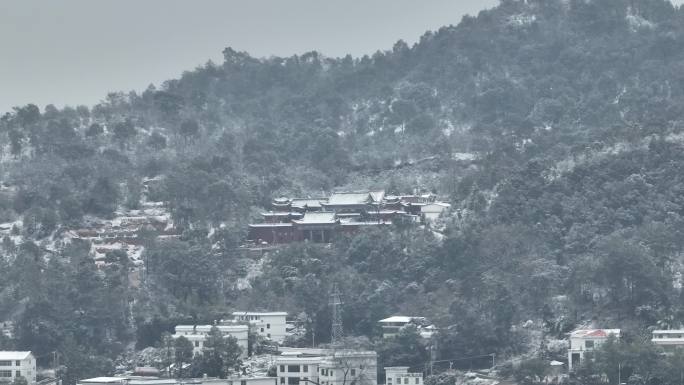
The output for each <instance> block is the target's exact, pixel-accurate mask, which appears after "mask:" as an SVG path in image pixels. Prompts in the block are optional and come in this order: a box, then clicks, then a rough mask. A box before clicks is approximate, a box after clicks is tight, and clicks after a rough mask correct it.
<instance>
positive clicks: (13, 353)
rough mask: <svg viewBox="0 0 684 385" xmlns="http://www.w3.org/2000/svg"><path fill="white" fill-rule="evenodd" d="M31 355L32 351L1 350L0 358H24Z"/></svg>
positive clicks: (4, 359) (6, 359)
mask: <svg viewBox="0 0 684 385" xmlns="http://www.w3.org/2000/svg"><path fill="white" fill-rule="evenodd" d="M29 355H31V352H17V351H0V360H2V361H11V360H23V359H26V358H27V357H28V356H29Z"/></svg>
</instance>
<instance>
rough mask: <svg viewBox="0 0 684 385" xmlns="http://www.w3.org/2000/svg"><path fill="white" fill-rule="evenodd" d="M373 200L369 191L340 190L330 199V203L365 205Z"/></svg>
mask: <svg viewBox="0 0 684 385" xmlns="http://www.w3.org/2000/svg"><path fill="white" fill-rule="evenodd" d="M371 200H372V198H371V194H370V193H369V192H363V193H358V192H354V193H352V192H340V193H333V194H332V195H331V196H330V199H329V200H328V205H331V206H344V205H364V204H368V203H370V202H371Z"/></svg>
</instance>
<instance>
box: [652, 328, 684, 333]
mask: <svg viewBox="0 0 684 385" xmlns="http://www.w3.org/2000/svg"><path fill="white" fill-rule="evenodd" d="M653 334H684V329H676V330H654V331H653Z"/></svg>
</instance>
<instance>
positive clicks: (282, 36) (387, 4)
mask: <svg viewBox="0 0 684 385" xmlns="http://www.w3.org/2000/svg"><path fill="white" fill-rule="evenodd" d="M497 3H498V0H429V1H422V0H240V1H238V0H194V1H191V0H110V1H98V0H59V1H43V0H0V49H1V51H0V52H1V53H0V112H4V111H7V110H9V109H10V107H11V106H15V105H23V104H26V103H36V104H38V105H39V106H40V107H43V106H44V105H45V104H49V103H54V104H55V105H57V106H60V107H61V106H63V105H64V104H69V105H78V104H86V105H92V104H94V103H97V102H98V101H100V100H101V99H102V98H103V97H104V96H105V95H106V93H107V92H108V91H128V90H131V89H135V90H143V89H145V88H146V87H147V85H148V84H150V83H154V84H159V83H161V82H162V81H164V80H166V79H169V78H174V77H177V76H178V75H179V74H180V73H181V72H182V71H184V70H191V69H193V68H195V67H196V66H197V65H200V64H203V63H205V62H206V61H207V60H209V59H212V60H214V61H216V62H221V61H222V58H221V51H222V50H223V48H225V47H227V46H231V47H233V48H235V49H237V50H244V51H247V52H249V53H250V54H252V55H254V56H259V57H263V56H271V55H280V56H289V55H292V54H295V53H302V52H306V51H311V50H314V49H315V50H318V51H321V52H322V53H324V54H325V55H328V56H342V55H345V54H346V53H351V54H353V55H355V56H358V55H363V54H365V53H372V52H374V51H375V50H377V49H389V48H391V46H392V44H393V43H394V42H396V41H397V40H398V39H404V40H406V41H408V42H410V43H411V42H415V41H416V40H417V39H418V38H419V37H420V35H422V34H423V33H424V32H425V31H426V30H434V29H437V28H439V27H440V26H443V25H447V24H457V23H458V22H459V21H460V20H461V17H462V16H463V15H464V14H466V13H468V14H477V12H479V11H480V10H481V9H484V8H487V7H491V6H494V5H495V4H497Z"/></svg>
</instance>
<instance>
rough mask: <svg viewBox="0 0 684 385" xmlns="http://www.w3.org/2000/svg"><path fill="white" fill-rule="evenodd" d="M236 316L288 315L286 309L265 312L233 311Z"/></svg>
mask: <svg viewBox="0 0 684 385" xmlns="http://www.w3.org/2000/svg"><path fill="white" fill-rule="evenodd" d="M233 315H234V316H238V315H264V316H268V315H283V316H287V312H284V311H265V312H260V311H234V312H233Z"/></svg>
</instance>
